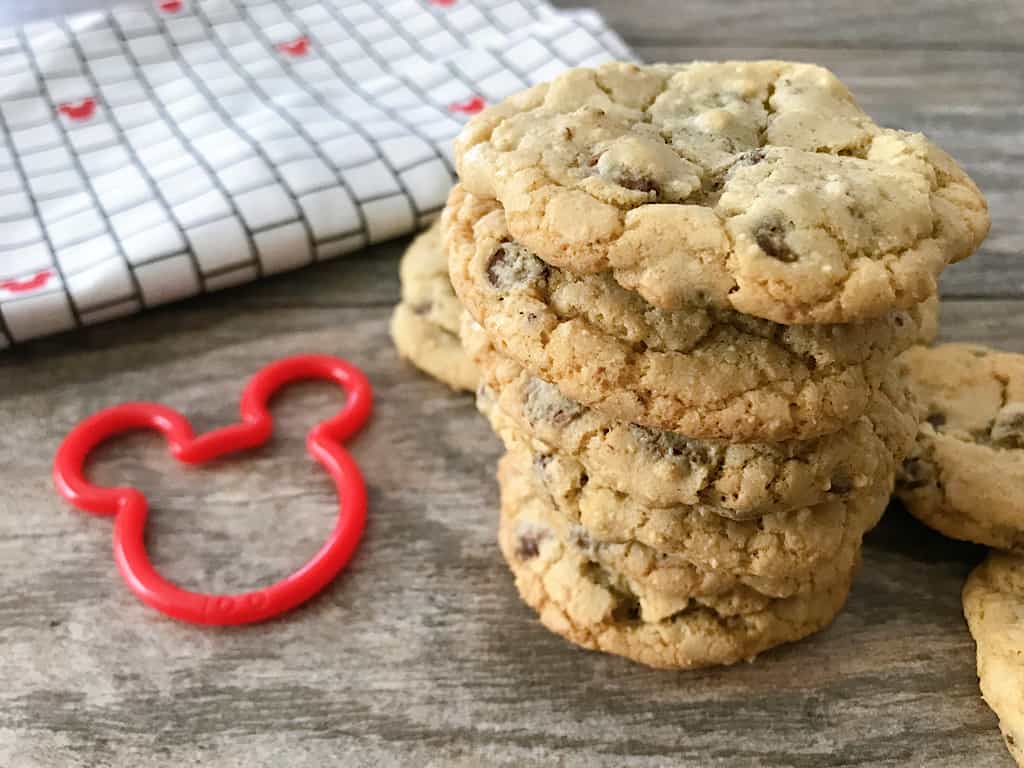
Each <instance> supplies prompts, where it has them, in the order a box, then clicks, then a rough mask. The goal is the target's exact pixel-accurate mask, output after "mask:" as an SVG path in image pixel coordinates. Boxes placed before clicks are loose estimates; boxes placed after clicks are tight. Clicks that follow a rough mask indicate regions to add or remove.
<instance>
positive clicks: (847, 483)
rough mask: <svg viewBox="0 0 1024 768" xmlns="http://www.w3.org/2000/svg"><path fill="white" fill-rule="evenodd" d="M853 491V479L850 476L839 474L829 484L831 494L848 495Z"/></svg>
mask: <svg viewBox="0 0 1024 768" xmlns="http://www.w3.org/2000/svg"><path fill="white" fill-rule="evenodd" d="M852 490H853V478H851V477H850V476H849V475H845V474H839V475H836V476H835V477H833V478H832V480H831V482H830V484H829V492H830V493H835V494H839V495H843V494H847V493H849V492H850V491H852Z"/></svg>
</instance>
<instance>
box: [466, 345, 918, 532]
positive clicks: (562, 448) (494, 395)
mask: <svg viewBox="0 0 1024 768" xmlns="http://www.w3.org/2000/svg"><path fill="white" fill-rule="evenodd" d="M463 341H464V344H465V345H466V350H467V352H468V354H469V355H470V358H471V359H472V360H473V361H474V362H475V363H476V365H477V368H478V370H480V372H481V387H480V388H479V389H478V390H477V406H478V407H479V409H480V410H481V412H482V413H483V414H484V415H485V416H487V417H488V419H489V420H490V422H491V426H492V427H493V428H494V430H495V431H496V432H497V433H498V434H499V435H501V436H502V438H503V439H504V440H505V443H506V445H511V444H512V443H513V442H518V443H519V444H523V443H524V442H529V443H530V444H531V445H532V447H533V449H534V450H536V451H537V452H542V453H553V452H556V451H557V452H559V453H562V454H565V455H567V456H569V457H571V458H574V459H577V460H578V461H579V462H580V463H581V464H582V465H583V466H584V467H585V469H586V471H587V473H588V475H589V476H590V477H594V478H598V479H600V481H601V482H602V483H603V484H606V485H608V486H610V487H612V488H613V489H614V490H616V491H618V492H619V493H624V494H628V495H630V496H632V497H634V498H635V499H636V500H637V502H638V503H641V504H645V505H651V506H682V505H696V506H700V507H704V508H707V509H708V510H709V511H712V512H714V513H715V514H718V515H722V516H723V517H728V518H732V519H734V520H742V519H748V518H753V517H760V516H761V515H765V514H770V513H772V512H785V511H787V510H791V509H796V508H799V507H804V506H809V505H813V504H819V503H822V502H825V501H831V500H835V499H845V498H848V497H850V496H851V495H854V494H857V493H863V492H864V491H865V490H866V489H868V488H870V487H871V486H873V485H874V484H875V483H878V482H881V481H883V480H885V479H886V478H888V477H890V476H891V475H892V472H893V468H894V467H895V466H897V465H898V464H899V463H900V462H901V461H902V460H903V458H904V457H905V456H906V455H907V454H908V453H909V451H910V449H911V446H912V445H913V442H914V436H915V434H916V432H917V417H916V413H915V410H914V408H913V407H912V404H911V402H910V398H909V397H908V392H907V389H906V385H905V384H904V383H903V381H902V379H901V378H900V376H899V375H898V373H897V372H896V371H893V372H892V375H890V376H889V377H887V379H886V381H885V382H884V384H883V386H882V387H881V388H880V389H879V390H876V391H875V392H873V393H872V396H871V402H870V404H869V406H868V409H867V412H866V413H865V414H864V415H863V416H861V417H860V418H859V419H858V420H857V421H855V422H854V423H853V424H851V425H850V426H848V427H844V428H843V429H842V430H841V431H839V432H835V433H833V434H831V435H826V436H825V437H820V438H817V439H814V440H806V441H799V440H790V441H786V442H781V443H728V442H725V441H721V440H696V439H693V438H685V437H682V436H680V435H677V434H675V433H674V432H664V431H659V430H654V429H651V428H649V427H642V426H640V425H638V424H631V423H629V422H624V421H617V420H615V419H612V418H610V417H607V416H605V415H603V414H602V413H600V412H599V411H596V410H594V409H592V408H587V407H586V406H584V405H581V404H580V403H578V402H576V401H575V400H572V399H570V398H568V397H566V396H565V395H563V394H562V393H561V392H560V391H559V389H558V388H557V387H556V386H555V385H553V384H549V383H548V382H546V381H544V380H543V379H538V378H537V377H535V376H532V375H530V374H529V373H527V372H526V371H525V370H523V368H522V367H521V366H519V365H518V364H517V363H515V362H513V361H512V360H510V359H508V358H506V357H503V356H502V355H501V354H499V353H498V352H497V351H495V349H494V347H493V346H492V345H491V343H490V340H489V339H488V338H487V336H486V334H484V333H483V331H482V330H479V326H476V329H475V330H474V329H473V328H472V326H470V327H469V328H468V330H467V334H466V336H465V337H464V340H463ZM526 436H529V437H528V438H527V437H526Z"/></svg>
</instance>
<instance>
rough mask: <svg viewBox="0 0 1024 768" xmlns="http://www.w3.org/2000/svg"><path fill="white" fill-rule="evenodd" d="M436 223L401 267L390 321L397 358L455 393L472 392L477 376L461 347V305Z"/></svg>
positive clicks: (422, 236) (411, 247) (405, 256)
mask: <svg viewBox="0 0 1024 768" xmlns="http://www.w3.org/2000/svg"><path fill="white" fill-rule="evenodd" d="M440 226H441V224H440V221H439V220H438V221H436V222H434V223H433V224H432V225H431V226H430V228H429V229H427V230H426V231H425V232H423V233H422V234H421V235H419V236H418V237H417V238H416V239H415V240H413V241H412V243H411V244H410V245H409V248H408V250H406V252H405V254H404V255H403V256H402V261H401V263H400V265H399V278H400V279H401V281H402V301H401V302H400V303H399V304H398V305H397V306H396V307H395V310H394V313H393V314H392V316H391V338H392V340H393V341H394V344H395V348H396V349H397V350H398V353H399V354H400V355H401V356H402V357H403V358H405V359H406V360H409V362H411V363H412V364H413V365H415V366H416V367H417V368H419V369H420V370H422V371H423V372H425V373H427V374H429V375H431V376H433V377H434V378H435V379H438V380H439V381H442V382H443V383H445V384H447V385H448V386H450V387H452V388H453V389H461V390H470V391H472V390H473V389H474V388H475V387H476V381H477V373H476V368H475V367H474V365H473V363H472V362H471V361H470V360H469V359H468V358H467V357H466V355H465V353H463V351H462V347H461V345H460V344H459V337H458V333H459V318H460V317H461V315H462V305H461V304H460V303H459V300H458V298H457V297H456V296H455V291H454V290H452V285H451V281H450V280H449V278H448V260H447V258H446V256H445V254H444V251H443V249H442V245H441V232H440Z"/></svg>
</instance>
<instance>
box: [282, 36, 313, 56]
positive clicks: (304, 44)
mask: <svg viewBox="0 0 1024 768" xmlns="http://www.w3.org/2000/svg"><path fill="white" fill-rule="evenodd" d="M277 50H279V51H281V53H285V54H287V55H289V56H305V55H306V54H307V53H308V52H309V39H308V38H305V37H297V38H295V39H294V40H292V41H291V42H288V43H278V44H277Z"/></svg>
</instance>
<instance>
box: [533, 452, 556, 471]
mask: <svg viewBox="0 0 1024 768" xmlns="http://www.w3.org/2000/svg"><path fill="white" fill-rule="evenodd" d="M551 459H552V456H551V454H550V453H536V454H534V456H533V466H534V467H536V468H537V469H538V470H539V471H541V472H543V471H544V470H545V469H547V468H548V464H550V463H551Z"/></svg>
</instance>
